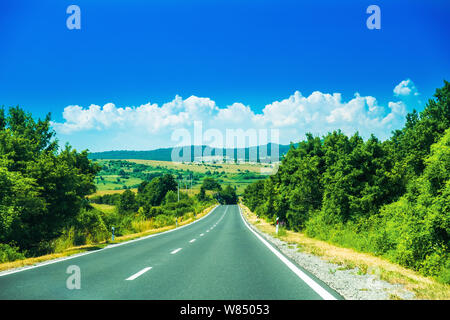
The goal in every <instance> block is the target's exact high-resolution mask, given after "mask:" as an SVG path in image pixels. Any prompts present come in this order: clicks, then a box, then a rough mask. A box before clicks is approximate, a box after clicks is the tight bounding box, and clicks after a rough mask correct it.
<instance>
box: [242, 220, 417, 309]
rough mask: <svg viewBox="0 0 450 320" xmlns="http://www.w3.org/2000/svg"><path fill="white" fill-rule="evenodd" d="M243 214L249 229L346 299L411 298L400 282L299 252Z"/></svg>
mask: <svg viewBox="0 0 450 320" xmlns="http://www.w3.org/2000/svg"><path fill="white" fill-rule="evenodd" d="M243 216H244V218H245V219H246V221H247V222H249V223H248V224H249V226H250V227H251V228H252V229H253V230H255V231H256V232H257V233H258V234H260V235H261V236H262V237H264V238H265V239H266V240H268V241H269V242H270V243H271V244H272V245H274V246H275V247H276V248H278V250H280V251H281V252H282V253H283V254H284V255H286V256H287V257H288V258H290V259H291V260H292V261H294V262H295V263H297V264H298V265H299V266H300V267H302V268H304V269H305V270H307V271H308V272H310V273H312V274H313V275H314V276H316V277H317V278H318V279H320V280H322V281H323V282H324V283H326V284H327V285H328V286H330V287H331V288H332V289H334V290H336V292H338V293H339V294H340V295H341V296H342V297H343V298H344V299H346V300H391V299H403V300H412V299H415V295H414V293H413V292H410V291H408V290H406V289H405V288H404V286H402V285H400V284H391V283H389V282H387V281H384V280H381V279H380V277H379V275H377V274H366V273H363V272H361V270H359V268H358V267H355V268H352V269H348V268H345V267H342V266H340V265H338V264H334V263H331V262H328V261H326V260H324V259H322V258H321V257H319V256H316V255H313V254H310V253H305V252H301V251H299V248H298V247H297V246H296V245H294V244H289V243H287V242H285V241H283V240H280V239H278V238H276V237H273V236H271V235H269V234H267V233H265V232H262V231H261V230H259V229H258V228H257V227H255V226H254V225H253V224H252V223H250V221H249V220H248V219H247V218H246V217H245V214H244V215H243Z"/></svg>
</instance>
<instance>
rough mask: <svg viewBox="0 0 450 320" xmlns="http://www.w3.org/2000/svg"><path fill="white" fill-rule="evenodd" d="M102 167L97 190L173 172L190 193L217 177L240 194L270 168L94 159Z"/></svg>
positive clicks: (122, 186) (130, 185)
mask: <svg viewBox="0 0 450 320" xmlns="http://www.w3.org/2000/svg"><path fill="white" fill-rule="evenodd" d="M95 162H96V163H97V164H99V165H100V166H101V167H102V170H101V171H100V172H99V173H98V175H97V176H96V178H95V183H96V186H97V192H98V193H103V192H107V191H116V192H120V190H125V189H136V188H137V187H138V186H139V184H140V183H141V182H142V181H144V180H147V181H150V180H151V179H153V178H155V177H158V176H162V175H163V174H172V175H173V176H174V177H175V178H176V179H177V180H178V181H179V183H180V188H181V189H182V190H183V191H186V192H189V193H197V192H198V191H199V190H200V185H201V183H202V180H203V179H204V178H205V177H212V178H214V179H216V180H217V181H218V182H219V183H220V184H222V185H223V186H226V185H232V186H235V187H236V191H237V193H238V195H240V194H242V193H243V191H244V189H245V187H246V186H247V185H249V184H251V183H253V182H255V181H258V180H259V179H264V178H266V177H267V175H266V174H261V170H265V171H267V170H270V166H269V165H264V164H249V163H243V164H230V163H220V164H214V163H204V164H203V163H176V162H168V161H154V160H129V159H124V160H95Z"/></svg>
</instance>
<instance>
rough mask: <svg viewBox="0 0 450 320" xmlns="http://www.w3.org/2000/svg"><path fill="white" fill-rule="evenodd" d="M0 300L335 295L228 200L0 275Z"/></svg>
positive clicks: (176, 298) (291, 298)
mask: <svg viewBox="0 0 450 320" xmlns="http://www.w3.org/2000/svg"><path fill="white" fill-rule="evenodd" d="M78 276H79V277H78ZM77 285H79V289H77ZM0 299H14V300H15V299H57V300H60V299H152V300H158V299H164V300H178V299H183V300H222V299H225V300H228V299H231V300H234V299H236V300H240V299H243V300H266V299H270V300H279V299H283V300H303V299H307V300H316V299H341V297H340V296H339V295H338V294H337V293H336V292H334V291H333V290H332V289H330V288H328V287H327V286H326V285H325V284H323V283H322V282H320V281H319V280H317V279H315V278H314V277H313V276H311V275H310V274H308V273H307V272H305V271H304V270H302V269H301V268H300V267H299V266H297V265H296V264H295V263H293V262H292V261H290V260H289V259H287V258H286V257H285V256H284V255H282V254H281V253H280V252H279V251H278V250H276V249H274V248H273V247H272V246H271V245H269V244H268V243H267V242H266V241H265V240H263V239H262V237H261V236H259V235H257V234H256V233H255V232H254V231H253V230H251V229H250V228H249V227H248V226H247V223H246V222H245V221H244V219H243V217H242V215H241V212H240V209H239V207H238V206H237V205H229V206H218V207H216V208H215V209H214V210H213V211H212V212H211V213H210V214H208V215H207V216H205V217H203V218H202V219H199V220H197V221H196V222H195V223H192V224H189V225H185V226H183V227H180V228H177V229H173V230H171V231H169V232H166V233H161V234H157V235H153V236H150V237H146V238H143V239H142V238H141V239H138V240H134V241H131V242H126V243H121V244H118V245H111V246H109V247H106V248H104V249H101V250H97V251H90V252H88V253H87V254H82V255H78V256H76V257H69V258H67V259H64V260H60V261H57V262H55V261H50V262H48V263H46V264H44V265H37V266H32V267H30V268H26V269H22V270H12V271H10V272H6V273H5V272H3V273H1V274H0Z"/></svg>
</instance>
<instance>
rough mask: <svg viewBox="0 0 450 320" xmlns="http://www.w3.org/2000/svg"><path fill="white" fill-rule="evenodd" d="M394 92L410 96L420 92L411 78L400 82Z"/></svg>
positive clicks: (397, 94)
mask: <svg viewBox="0 0 450 320" xmlns="http://www.w3.org/2000/svg"><path fill="white" fill-rule="evenodd" d="M394 93H395V95H396V96H399V97H400V96H409V95H414V96H417V95H419V93H418V92H417V89H416V86H415V85H414V83H413V82H412V81H411V79H406V80H403V81H402V82H400V83H399V84H398V85H397V86H396V87H395V88H394Z"/></svg>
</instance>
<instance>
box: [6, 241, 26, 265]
mask: <svg viewBox="0 0 450 320" xmlns="http://www.w3.org/2000/svg"><path fill="white" fill-rule="evenodd" d="M19 259H25V255H24V254H23V253H21V252H19V248H18V247H16V246H11V245H8V244H4V243H0V263H4V262H10V261H15V260H19Z"/></svg>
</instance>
